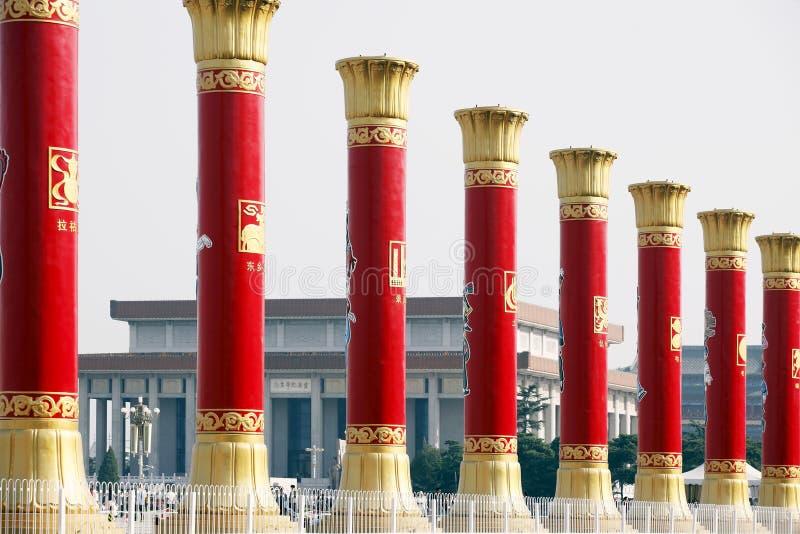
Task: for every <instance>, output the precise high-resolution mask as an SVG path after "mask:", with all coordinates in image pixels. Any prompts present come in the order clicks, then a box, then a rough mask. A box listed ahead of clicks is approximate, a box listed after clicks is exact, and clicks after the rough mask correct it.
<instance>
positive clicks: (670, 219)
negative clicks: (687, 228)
mask: <svg viewBox="0 0 800 534" xmlns="http://www.w3.org/2000/svg"><path fill="white" fill-rule="evenodd" d="M691 190H692V189H691V188H690V187H689V186H688V185H684V184H678V183H675V182H668V181H664V182H642V183H638V184H631V185H629V186H628V191H630V193H631V195H633V204H634V206H635V207H636V227H637V228H647V227H652V226H670V227H673V228H683V205H684V203H685V201H686V195H687V193H689V191H691Z"/></svg>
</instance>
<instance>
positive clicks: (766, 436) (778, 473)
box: [756, 234, 800, 508]
mask: <svg viewBox="0 0 800 534" xmlns="http://www.w3.org/2000/svg"><path fill="white" fill-rule="evenodd" d="M756 242H758V245H759V247H761V266H762V271H763V273H764V324H763V326H762V329H763V339H762V345H763V348H764V362H763V366H762V369H763V383H762V395H763V402H764V415H763V419H762V432H763V434H762V459H761V463H762V466H761V486H760V487H759V499H758V503H759V504H760V505H761V506H784V507H789V508H800V417H799V416H798V414H799V413H800V236H797V235H793V234H771V235H762V236H759V237H757V238H756Z"/></svg>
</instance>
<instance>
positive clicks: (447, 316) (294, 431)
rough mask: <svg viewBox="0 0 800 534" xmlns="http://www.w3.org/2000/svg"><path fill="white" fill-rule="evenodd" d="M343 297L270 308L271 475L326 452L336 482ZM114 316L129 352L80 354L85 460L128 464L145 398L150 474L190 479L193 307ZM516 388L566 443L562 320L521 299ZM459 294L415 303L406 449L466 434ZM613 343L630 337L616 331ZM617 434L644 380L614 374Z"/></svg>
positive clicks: (125, 307)
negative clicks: (108, 455)
mask: <svg viewBox="0 0 800 534" xmlns="http://www.w3.org/2000/svg"><path fill="white" fill-rule="evenodd" d="M344 310H345V301H344V299H280V300H267V302H266V324H265V336H264V342H265V356H264V357H265V368H266V371H265V377H264V379H265V380H264V384H265V387H264V401H265V406H266V414H265V421H266V427H265V434H266V441H267V446H268V451H269V463H270V465H269V469H270V471H269V472H270V475H271V476H273V477H295V476H297V475H298V474H299V475H301V476H303V477H309V476H311V454H310V453H309V452H307V451H306V449H307V448H311V447H317V448H322V449H324V452H322V453H321V454H320V456H319V468H318V476H319V477H322V478H324V477H327V474H328V472H329V468H330V466H331V465H332V461H333V458H334V457H335V456H336V455H337V453H338V448H339V439H341V438H343V437H344V436H343V434H344V428H345V420H346V419H345V413H346V400H345V396H346V382H345V368H346V366H345V351H344V340H345V321H344ZM111 318H112V319H114V320H117V321H124V322H126V323H128V326H129V332H130V347H129V352H126V353H119V354H81V355H80V357H79V380H80V382H79V392H80V401H79V402H80V413H81V414H82V417H81V418H80V425H81V433H82V435H83V436H84V437H85V438H84V440H83V443H84V456H85V457H86V460H87V461H88V458H90V457H93V458H95V461H96V465H98V466H99V465H100V463H101V462H102V457H103V454H104V451H105V450H106V449H107V447H109V446H111V447H113V449H114V451H115V453H116V455H117V458H118V460H119V461H120V463H121V462H122V457H123V454H122V453H123V451H125V449H126V448H127V445H126V444H127V443H128V441H129V429H128V428H127V426H126V424H125V421H124V419H123V415H122V414H121V412H120V409H121V408H122V407H124V406H125V405H126V403H136V402H138V398H139V397H142V398H143V401H144V402H145V403H146V404H147V405H148V406H149V407H150V408H151V409H152V408H156V407H158V408H159V409H160V414H159V416H158V418H157V420H156V422H155V423H154V435H153V446H152V448H153V454H151V456H150V458H149V459H148V460H147V463H148V464H149V465H151V466H152V469H151V472H152V473H153V474H161V473H165V474H173V473H176V474H182V473H185V472H186V471H188V468H189V466H190V464H191V458H190V456H191V451H192V445H193V443H194V435H195V429H194V413H195V404H196V391H197V385H196V365H197V358H196V356H197V355H196V351H197V309H196V303H195V301H112V302H111ZM517 318H518V324H517V352H518V354H517V362H518V378H517V381H518V384H519V385H520V386H527V385H531V384H535V385H536V386H537V387H538V390H539V392H540V393H541V394H542V395H543V396H544V397H545V398H546V399H547V407H546V408H545V409H544V411H543V412H542V413H541V414H540V415H539V417H541V419H542V420H543V425H542V426H541V428H540V430H539V431H538V432H539V436H540V437H541V438H543V439H545V440H547V441H551V440H553V439H554V438H556V437H558V429H559V423H560V420H559V419H560V416H561V413H560V412H561V410H560V405H559V404H560V402H559V392H560V387H559V365H558V345H559V340H558V313H557V312H556V311H555V310H551V309H547V308H542V307H539V306H535V305H532V304H526V303H520V304H519V306H518V314H517ZM463 325H464V319H463V311H462V299H461V297H430V298H409V299H408V301H407V323H406V350H407V358H406V399H407V400H406V418H407V419H406V420H407V423H406V424H407V440H408V453H409V455H410V456H411V458H412V459H413V457H414V455H415V453H416V452H417V451H419V450H420V449H421V448H422V446H423V444H425V443H428V444H430V445H432V446H434V447H438V446H444V444H445V442H447V441H449V440H453V441H457V442H461V441H463V435H464V401H463V394H462V369H463V354H462V340H463ZM608 338H609V343H610V344H619V343H621V342H622V341H623V329H622V327H621V326H618V325H613V324H612V325H609V335H608ZM608 422H609V425H608V426H609V438H614V437H616V436H618V435H619V434H624V433H636V430H637V415H636V375H635V374H631V373H627V372H621V371H613V370H609V372H608Z"/></svg>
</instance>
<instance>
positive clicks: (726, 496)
mask: <svg viewBox="0 0 800 534" xmlns="http://www.w3.org/2000/svg"><path fill="white" fill-rule="evenodd" d="M700 503H701V504H720V505H724V506H735V507H737V508H740V509H741V511H742V512H744V513H745V514H746V517H750V515H751V513H752V511H751V510H750V488H749V487H748V485H747V477H746V476H745V475H744V474H743V473H723V474H718V473H713V474H712V473H706V474H705V478H704V479H703V488H702V490H701V492H700Z"/></svg>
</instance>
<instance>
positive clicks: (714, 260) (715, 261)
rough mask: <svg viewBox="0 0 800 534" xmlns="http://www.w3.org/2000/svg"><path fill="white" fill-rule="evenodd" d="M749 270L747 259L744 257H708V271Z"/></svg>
mask: <svg viewBox="0 0 800 534" xmlns="http://www.w3.org/2000/svg"><path fill="white" fill-rule="evenodd" d="M744 270H747V258H745V257H744V256H708V257H707V258H706V271H744Z"/></svg>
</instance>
